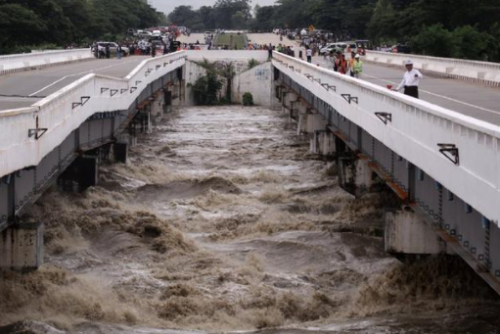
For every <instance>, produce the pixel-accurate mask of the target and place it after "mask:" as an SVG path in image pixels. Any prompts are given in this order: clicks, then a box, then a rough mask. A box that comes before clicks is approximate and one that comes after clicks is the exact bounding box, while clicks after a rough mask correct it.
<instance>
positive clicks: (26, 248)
mask: <svg viewBox="0 0 500 334" xmlns="http://www.w3.org/2000/svg"><path fill="white" fill-rule="evenodd" d="M42 264H43V224H42V223H16V224H15V225H13V226H11V227H9V228H7V229H5V230H4V231H2V232H1V233H0V269H6V270H15V271H20V272H29V271H33V270H36V269H38V268H39V267H40V266H41V265H42Z"/></svg>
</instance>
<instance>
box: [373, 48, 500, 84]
mask: <svg viewBox="0 0 500 334" xmlns="http://www.w3.org/2000/svg"><path fill="white" fill-rule="evenodd" d="M365 58H366V60H368V61H372V62H375V63H379V64H385V65H396V66H401V67H403V66H404V62H405V61H406V60H408V59H411V60H413V62H414V64H415V65H414V67H415V68H417V69H420V70H424V71H429V72H433V73H438V74H441V75H444V76H448V77H454V78H459V79H465V80H472V81H478V82H483V83H487V84H490V85H494V86H500V64H499V63H491V62H485V61H473V60H466V59H454V58H439V57H428V56H421V55H413V54H401V53H390V52H378V51H367V53H366V57H365Z"/></svg>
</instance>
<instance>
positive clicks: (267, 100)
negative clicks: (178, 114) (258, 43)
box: [185, 51, 274, 108]
mask: <svg viewBox="0 0 500 334" xmlns="http://www.w3.org/2000/svg"><path fill="white" fill-rule="evenodd" d="M203 59H207V60H209V61H211V62H214V61H220V62H232V63H233V64H234V67H235V72H236V76H235V77H234V78H233V85H232V95H231V97H232V100H233V102H234V103H242V96H243V94H244V93H246V92H249V93H251V94H252V95H253V99H254V103H255V104H257V105H261V106H265V107H269V108H271V107H272V104H273V101H274V93H273V89H274V87H273V84H272V82H273V72H272V64H271V63H270V62H267V52H263V51H188V62H187V63H186V67H185V78H186V101H185V104H186V105H193V104H194V99H193V94H192V88H191V87H190V86H191V85H193V84H194V83H195V82H196V80H198V79H199V78H200V77H201V76H203V75H205V74H206V71H205V69H204V68H202V67H201V66H199V65H198V64H197V63H196V62H199V61H203ZM250 59H255V60H257V61H258V62H260V63H261V65H259V66H256V67H254V68H252V69H250V70H249V69H248V61H249V60H250ZM223 92H225V87H223V88H222V90H221V94H224V93H223Z"/></svg>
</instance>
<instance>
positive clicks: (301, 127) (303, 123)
mask: <svg viewBox="0 0 500 334" xmlns="http://www.w3.org/2000/svg"><path fill="white" fill-rule="evenodd" d="M307 116H308V115H307V114H302V113H299V120H298V126H297V134H298V135H301V134H303V133H307Z"/></svg>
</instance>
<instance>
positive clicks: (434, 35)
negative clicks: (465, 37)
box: [412, 24, 454, 57]
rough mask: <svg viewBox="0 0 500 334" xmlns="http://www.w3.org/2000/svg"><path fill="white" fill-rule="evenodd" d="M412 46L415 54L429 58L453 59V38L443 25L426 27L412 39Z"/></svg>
mask: <svg viewBox="0 0 500 334" xmlns="http://www.w3.org/2000/svg"><path fill="white" fill-rule="evenodd" d="M412 46H413V50H414V51H415V52H417V53H420V54H425V55H429V56H436V57H451V56H452V55H453V54H454V51H453V49H454V43H453V36H452V34H451V32H449V31H448V30H446V29H445V28H444V27H443V25H442V24H436V25H433V26H430V27H425V28H424V29H423V30H422V32H421V33H420V34H418V35H417V36H415V37H414V38H413V39H412Z"/></svg>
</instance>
